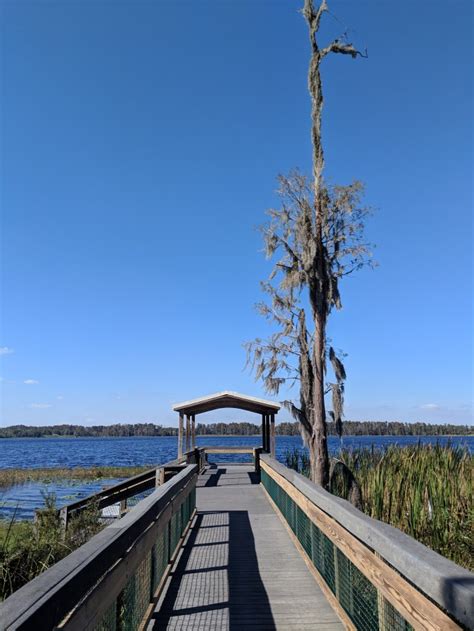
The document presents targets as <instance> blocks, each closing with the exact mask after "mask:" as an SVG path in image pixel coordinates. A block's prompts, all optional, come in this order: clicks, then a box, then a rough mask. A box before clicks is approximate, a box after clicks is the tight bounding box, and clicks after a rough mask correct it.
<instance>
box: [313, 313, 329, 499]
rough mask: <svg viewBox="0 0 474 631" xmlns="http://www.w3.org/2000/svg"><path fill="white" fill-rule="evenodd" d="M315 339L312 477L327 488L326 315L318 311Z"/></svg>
mask: <svg viewBox="0 0 474 631" xmlns="http://www.w3.org/2000/svg"><path fill="white" fill-rule="evenodd" d="M315 324H316V329H315V339H314V347H313V366H314V386H313V409H312V412H313V414H312V416H313V418H312V419H311V424H312V426H313V434H312V437H311V441H310V445H309V452H310V463H311V479H312V481H313V482H315V483H316V484H320V485H321V486H322V487H323V488H325V489H327V488H328V486H329V455H328V446H327V433H326V407H325V404H324V343H325V330H326V326H325V324H326V323H325V317H324V315H323V314H321V313H316V317H315Z"/></svg>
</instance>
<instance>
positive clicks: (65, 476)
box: [0, 465, 152, 488]
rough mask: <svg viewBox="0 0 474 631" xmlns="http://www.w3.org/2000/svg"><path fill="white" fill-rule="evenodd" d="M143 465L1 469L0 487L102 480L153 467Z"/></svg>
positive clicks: (128, 476)
mask: <svg viewBox="0 0 474 631" xmlns="http://www.w3.org/2000/svg"><path fill="white" fill-rule="evenodd" d="M151 468H152V467H151V465H148V466H143V467H88V468H85V467H84V468H82V467H75V468H73V469H67V468H60V467H58V468H44V469H2V470H0V488H7V487H10V486H13V485H15V484H24V483H26V482H45V483H47V482H53V481H58V480H100V479H102V478H109V479H110V478H130V477H131V476H134V475H137V474H138V473H143V472H144V471H147V470H148V469H151Z"/></svg>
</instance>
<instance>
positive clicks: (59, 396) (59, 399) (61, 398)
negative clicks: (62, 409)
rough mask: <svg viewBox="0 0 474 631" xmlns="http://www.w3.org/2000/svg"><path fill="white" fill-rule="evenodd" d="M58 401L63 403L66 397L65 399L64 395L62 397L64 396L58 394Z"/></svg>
mask: <svg viewBox="0 0 474 631" xmlns="http://www.w3.org/2000/svg"><path fill="white" fill-rule="evenodd" d="M56 399H57V400H58V401H62V400H63V399H64V397H63V395H62V394H58V396H57V397H56Z"/></svg>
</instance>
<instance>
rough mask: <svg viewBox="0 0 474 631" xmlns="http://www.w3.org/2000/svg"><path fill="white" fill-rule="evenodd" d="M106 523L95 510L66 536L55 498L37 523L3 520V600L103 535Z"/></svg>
mask: <svg viewBox="0 0 474 631" xmlns="http://www.w3.org/2000/svg"><path fill="white" fill-rule="evenodd" d="M103 527H104V524H103V523H101V522H100V520H99V512H98V511H97V510H96V508H94V507H92V508H90V509H87V510H85V511H83V512H82V513H81V514H80V515H79V516H78V517H77V518H76V519H73V520H72V521H71V522H70V524H69V526H68V530H67V533H66V535H64V534H63V532H62V530H61V527H60V523H59V519H58V514H57V510H56V505H55V498H54V495H48V496H45V507H44V510H43V511H42V513H41V516H40V518H39V519H37V521H36V522H34V523H33V522H31V521H17V520H15V517H13V518H12V519H10V520H0V600H4V599H5V598H7V597H8V596H9V595H10V594H12V593H13V592H14V591H16V590H17V589H19V588H20V587H22V586H23V585H25V583H27V582H28V581H31V580H32V579H33V578H35V576H38V575H39V574H41V573H42V572H44V570H47V569H48V568H49V567H51V566H52V565H54V563H57V562H58V561H60V560H61V559H62V558H64V557H65V556H67V555H68V554H69V553H70V552H72V551H73V550H74V549H76V548H78V547H79V546H81V545H82V544H83V543H85V542H86V541H87V540H88V539H90V537H91V536H92V535H94V534H95V533H97V532H99V530H101V528H103Z"/></svg>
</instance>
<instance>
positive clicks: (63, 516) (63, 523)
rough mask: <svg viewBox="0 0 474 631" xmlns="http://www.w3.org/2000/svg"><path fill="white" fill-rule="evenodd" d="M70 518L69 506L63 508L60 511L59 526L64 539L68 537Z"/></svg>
mask: <svg viewBox="0 0 474 631" xmlns="http://www.w3.org/2000/svg"><path fill="white" fill-rule="evenodd" d="M68 517H69V515H68V507H67V506H63V507H62V508H61V509H60V510H59V524H60V528H61V534H62V536H63V538H64V537H65V536H66V530H67V522H68Z"/></svg>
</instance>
